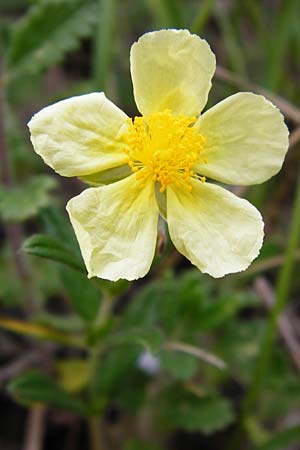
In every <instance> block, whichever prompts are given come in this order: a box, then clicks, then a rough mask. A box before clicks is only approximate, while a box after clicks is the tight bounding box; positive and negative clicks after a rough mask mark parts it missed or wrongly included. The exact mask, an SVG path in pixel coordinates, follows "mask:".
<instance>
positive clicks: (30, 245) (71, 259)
mask: <svg viewBox="0 0 300 450" xmlns="http://www.w3.org/2000/svg"><path fill="white" fill-rule="evenodd" d="M22 248H23V251H24V252H26V253H29V254H30V255H35V256H40V257H41V258H47V259H51V260H53V261H57V262H60V263H63V264H65V265H67V266H68V267H71V268H72V269H75V270H77V271H79V272H83V273H86V270H85V266H84V263H83V262H82V260H81V259H80V258H79V256H77V255H76V254H75V253H73V252H72V250H71V249H70V248H69V247H67V246H66V245H64V244H63V243H62V242H61V241H59V240H58V239H56V238H54V237H53V236H50V235H47V234H35V235H33V236H31V237H30V238H28V239H26V240H25V242H24V243H23V247H22Z"/></svg>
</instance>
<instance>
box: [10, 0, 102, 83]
mask: <svg viewBox="0 0 300 450" xmlns="http://www.w3.org/2000/svg"><path fill="white" fill-rule="evenodd" d="M97 20H98V17H97V4H96V2H94V1H92V0H44V1H41V2H38V3H37V4H36V5H34V6H32V8H31V9H30V10H29V12H28V14H27V15H26V16H25V17H24V18H23V19H22V20H21V21H20V22H19V23H17V25H16V26H15V29H14V30H13V33H12V38H11V46H10V50H9V52H8V69H9V75H10V78H12V79H16V78H17V79H19V78H20V77H21V76H24V75H33V74H36V73H38V72H40V71H42V70H45V69H47V68H48V67H50V66H51V65H52V64H55V63H57V62H59V61H60V60H61V59H62V57H63V56H64V54H65V53H66V52H69V51H71V50H74V49H75V48H76V47H77V46H78V44H79V41H80V39H81V38H83V37H87V36H89V34H90V33H91V32H92V30H93V25H94V23H95V22H96V21H97Z"/></svg>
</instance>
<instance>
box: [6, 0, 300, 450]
mask: <svg viewBox="0 0 300 450" xmlns="http://www.w3.org/2000/svg"><path fill="white" fill-rule="evenodd" d="M0 12H1V20H0V33H1V36H0V38H1V41H0V42H1V76H0V89H1V106H0V107H1V111H0V155H1V157H0V165H1V166H0V169H1V186H0V269H1V272H0V307H1V316H0V328H1V331H0V360H1V368H0V383H1V385H2V391H1V395H0V398H1V405H0V407H1V421H0V447H1V449H3V450H4V449H5V450H14V449H22V450H53V449H55V450H79V449H80V450H87V449H92V450H163V449H165V450H193V449H203V450H220V449H226V450H227V449H228V450H237V449H246V448H247V449H253V450H279V449H290V450H292V449H293V450H296V449H299V448H300V378H299V372H300V334H299V330H300V325H299V324H300V315H299V312H300V310H299V288H300V281H299V280H300V278H299V256H300V250H299V233H300V185H299V181H297V179H298V180H299V148H300V145H299V142H300V108H299V107H298V105H299V98H300V83H299V79H300V77H299V74H300V2H299V1H297V0H263V1H259V0H240V1H238V0H226V1H222V0H218V1H214V0H203V1H196V0H185V1H183V0H141V1H138V0H122V1H117V0H35V1H33V0H32V1H26V0H1V1H0ZM163 27H177V28H180V27H185V28H188V29H190V30H192V31H193V32H195V33H198V34H199V35H201V36H202V37H204V38H205V39H207V40H208V41H209V42H210V44H211V46H212V48H213V50H214V52H215V53H216V56H217V61H218V68H217V72H216V76H215V78H214V84H213V89H212V91H211V94H210V97H209V105H211V104H214V103H216V102H217V101H219V100H221V99H223V98H224V97H226V96H228V95H230V94H233V93H235V92H237V91H240V90H244V91H245V90H246V91H247V90H251V91H253V92H257V93H263V94H264V95H266V96H267V97H268V98H269V99H271V100H272V101H273V102H274V103H275V104H277V105H278V106H279V107H280V108H281V111H282V112H283V113H284V115H285V118H286V122H287V124H288V126H289V128H290V132H291V135H290V150H289V152H288V156H287V158H286V161H285V164H284V167H283V169H282V171H281V172H280V174H278V175H277V176H276V177H274V178H273V179H271V180H270V181H268V182H267V183H265V184H263V185H260V186H254V187H251V188H232V189H233V191H234V192H235V193H236V194H237V195H241V196H243V197H246V198H248V199H249V200H251V202H252V203H254V204H255V205H256V206H257V207H258V208H259V209H260V210H261V211H262V213H263V216H264V219H265V223H266V228H265V230H266V238H265V243H264V247H263V250H262V252H261V255H260V256H259V258H258V259H257V260H256V261H255V262H254V263H253V264H252V266H251V267H250V268H249V269H248V270H247V271H246V272H244V273H241V274H237V275H232V276H227V277H225V278H224V279H220V280H214V279H211V278H210V277H209V276H207V275H202V274H201V273H200V272H198V271H197V270H195V269H194V268H192V267H191V266H190V264H189V263H188V262H187V261H186V260H184V258H183V257H181V256H180V255H178V254H177V253H176V251H175V250H174V248H173V246H172V244H171V243H170V242H169V239H168V236H167V235H165V233H164V231H163V230H161V231H160V240H159V246H158V252H157V256H156V258H155V262H154V265H153V268H152V271H151V273H150V275H149V276H147V277H146V278H145V279H143V280H140V281H138V282H135V283H133V284H129V283H126V282H121V283H116V284H113V283H109V282H105V281H101V280H96V281H95V280H94V281H93V280H92V281H88V280H87V278H86V275H85V268H84V265H83V262H82V259H81V256H80V252H79V250H78V246H77V243H76V240H75V238H74V234H73V231H72V228H71V226H70V224H69V222H68V219H67V217H66V212H65V204H66V201H67V200H68V199H69V198H71V197H72V196H74V195H75V194H77V193H79V192H80V191H81V190H83V189H84V185H83V184H81V182H80V181H79V180H76V179H63V178H60V177H57V176H56V175H55V173H54V172H52V171H51V170H50V169H48V168H47V167H46V166H45V165H44V164H43V163H42V161H41V160H40V158H39V157H38V156H37V155H35V154H34V152H33V149H32V147H31V144H30V141H29V135H28V131H27V129H26V125H25V124H26V122H27V121H28V120H29V118H30V117H31V115H32V114H33V113H34V112H36V111H37V110H39V109H40V108H42V107H43V106H45V105H48V104H50V103H53V102H55V101H57V100H59V99H62V98H65V97H70V96H74V95H79V94H83V93H88V92H91V91H94V90H97V91H100V90H104V91H105V92H106V94H107V96H108V97H109V98H111V99H112V100H113V101H115V102H116V103H117V104H118V105H119V106H120V107H122V109H124V110H125V111H126V112H127V113H128V114H129V115H135V114H136V113H137V111H136V109H135V106H134V102H133V96H132V87H131V80H130V74H129V49H130V46H131V44H132V43H133V42H134V41H135V40H136V39H137V38H138V37H139V36H140V35H141V34H143V33H144V32H146V31H150V30H154V29H159V28H163Z"/></svg>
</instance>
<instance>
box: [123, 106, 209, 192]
mask: <svg viewBox="0 0 300 450" xmlns="http://www.w3.org/2000/svg"><path fill="white" fill-rule="evenodd" d="M196 120H197V118H196V117H187V116H183V115H180V116H173V115H172V114H171V111H169V110H166V111H163V112H156V113H153V114H150V115H149V116H145V117H135V118H134V119H128V128H127V131H126V133H125V135H124V140H125V142H126V144H127V145H128V147H127V149H126V150H124V151H125V152H126V154H127V155H128V164H129V166H130V167H131V169H132V170H133V172H137V177H138V178H139V179H142V178H146V177H148V176H151V178H152V181H154V182H156V181H157V182H159V183H160V185H161V187H160V192H164V191H165V190H166V187H167V185H168V184H171V183H174V184H175V185H176V186H180V185H183V186H185V187H186V188H187V189H188V190H191V189H192V186H191V183H190V178H191V177H198V176H197V174H196V173H195V172H194V166H195V163H196V161H197V160H198V159H199V155H200V152H201V150H202V148H203V144H204V141H205V139H204V137H203V136H202V135H201V134H199V133H197V132H196V130H195V128H194V127H193V125H194V123H195V122H196ZM198 178H199V179H200V180H201V181H205V177H198Z"/></svg>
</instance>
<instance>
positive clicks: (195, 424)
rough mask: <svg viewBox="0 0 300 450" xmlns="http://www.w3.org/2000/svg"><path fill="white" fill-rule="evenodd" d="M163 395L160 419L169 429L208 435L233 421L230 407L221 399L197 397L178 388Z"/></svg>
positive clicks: (227, 402) (229, 404)
mask: <svg viewBox="0 0 300 450" xmlns="http://www.w3.org/2000/svg"><path fill="white" fill-rule="evenodd" d="M165 395H167V396H166V398H165V399H164V400H163V401H162V402H161V405H160V415H161V417H160V418H161V420H163V421H164V423H165V425H166V426H167V427H169V428H184V429H185V430H188V431H201V432H202V433H205V434H210V433H213V432H215V431H218V430H222V429H224V428H226V427H227V426H228V425H229V424H231V423H232V421H233V420H234V412H233V408H232V405H231V403H230V402H229V401H228V400H227V399H225V398H223V397H220V396H217V395H214V396H210V395H204V396H203V397H198V396H195V395H194V394H192V393H190V392H187V391H184V390H183V389H181V388H180V387H178V386H176V388H175V389H174V387H173V389H170V390H169V391H167V392H165Z"/></svg>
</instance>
